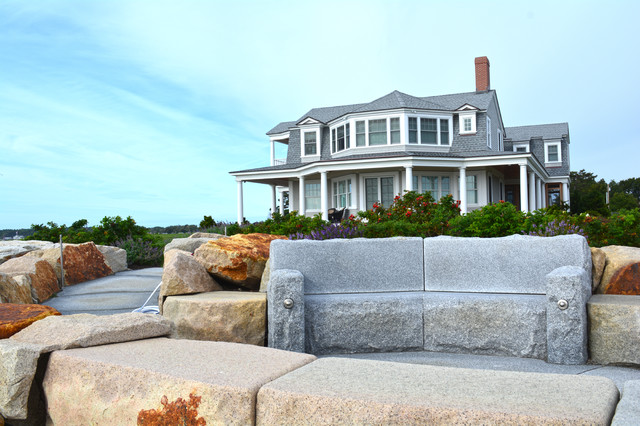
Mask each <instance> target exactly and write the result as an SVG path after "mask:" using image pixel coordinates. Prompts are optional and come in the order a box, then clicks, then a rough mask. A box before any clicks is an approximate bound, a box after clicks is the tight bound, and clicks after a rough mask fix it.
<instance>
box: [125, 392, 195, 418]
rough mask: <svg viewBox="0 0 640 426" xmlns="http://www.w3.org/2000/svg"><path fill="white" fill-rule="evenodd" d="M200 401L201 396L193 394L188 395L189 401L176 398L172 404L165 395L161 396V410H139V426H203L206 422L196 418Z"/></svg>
mask: <svg viewBox="0 0 640 426" xmlns="http://www.w3.org/2000/svg"><path fill="white" fill-rule="evenodd" d="M201 400H202V397H201V396H196V395H195V394H194V393H190V394H189V400H188V401H185V400H184V399H182V398H178V399H176V400H175V401H173V402H169V399H168V398H167V396H166V395H162V399H161V400H160V404H162V408H161V409H159V410H155V409H151V410H140V412H139V413H138V425H139V426H164V425H183V426H204V425H206V424H207V422H206V420H205V419H203V418H202V417H198V406H199V405H200V401H201Z"/></svg>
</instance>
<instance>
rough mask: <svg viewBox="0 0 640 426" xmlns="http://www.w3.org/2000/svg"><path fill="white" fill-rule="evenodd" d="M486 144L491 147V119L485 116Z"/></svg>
mask: <svg viewBox="0 0 640 426" xmlns="http://www.w3.org/2000/svg"><path fill="white" fill-rule="evenodd" d="M487 146H488V147H489V148H491V119H490V118H489V116H487Z"/></svg>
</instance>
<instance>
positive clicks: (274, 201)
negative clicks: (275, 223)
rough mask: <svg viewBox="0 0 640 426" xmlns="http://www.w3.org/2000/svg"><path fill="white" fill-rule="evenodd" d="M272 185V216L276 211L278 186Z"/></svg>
mask: <svg viewBox="0 0 640 426" xmlns="http://www.w3.org/2000/svg"><path fill="white" fill-rule="evenodd" d="M270 186H271V216H273V214H274V213H275V212H276V186H275V185H270Z"/></svg>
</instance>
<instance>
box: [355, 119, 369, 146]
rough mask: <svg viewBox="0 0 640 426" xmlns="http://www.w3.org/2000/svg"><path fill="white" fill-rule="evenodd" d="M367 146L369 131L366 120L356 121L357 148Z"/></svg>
mask: <svg viewBox="0 0 640 426" xmlns="http://www.w3.org/2000/svg"><path fill="white" fill-rule="evenodd" d="M365 145H367V130H366V125H365V121H364V120H359V121H356V146H365Z"/></svg>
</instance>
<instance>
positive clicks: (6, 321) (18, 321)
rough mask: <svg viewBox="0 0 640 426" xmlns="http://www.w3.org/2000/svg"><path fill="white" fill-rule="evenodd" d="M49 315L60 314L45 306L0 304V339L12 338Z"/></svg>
mask: <svg viewBox="0 0 640 426" xmlns="http://www.w3.org/2000/svg"><path fill="white" fill-rule="evenodd" d="M51 315H60V312H58V311H56V310H55V309H53V308H51V307H49V306H45V305H27V304H18V303H2V304H0V339H6V338H7V337H10V336H13V335H15V334H16V333H18V332H19V331H20V330H23V329H24V328H26V327H28V326H30V325H31V324H33V323H34V322H36V321H39V320H42V319H44V318H46V317H49V316H51ZM32 343H39V342H32Z"/></svg>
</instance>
